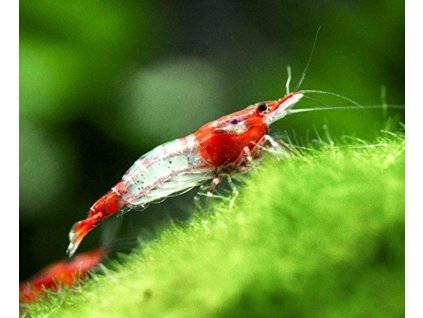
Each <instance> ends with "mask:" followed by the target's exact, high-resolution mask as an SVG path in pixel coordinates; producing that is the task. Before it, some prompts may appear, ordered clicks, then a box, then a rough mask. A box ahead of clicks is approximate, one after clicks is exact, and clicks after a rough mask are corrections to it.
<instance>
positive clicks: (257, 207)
mask: <svg viewBox="0 0 423 318" xmlns="http://www.w3.org/2000/svg"><path fill="white" fill-rule="evenodd" d="M238 190H239V192H240V194H239V196H238V197H237V198H234V199H233V200H234V201H233V203H234V204H233V207H232V205H231V204H230V202H227V201H219V200H218V199H215V200H213V204H214V205H213V206H212V209H211V211H210V212H209V213H205V212H202V211H197V214H196V217H194V219H193V220H191V221H190V222H189V223H187V224H183V225H173V226H171V227H170V228H169V229H167V230H165V231H164V232H163V233H162V234H161V235H160V238H159V239H157V240H156V241H155V242H154V243H152V244H149V245H147V246H142V247H140V248H139V250H138V252H136V253H133V254H131V255H130V256H129V257H127V258H126V259H125V260H124V261H120V262H116V263H115V264H113V265H112V268H109V269H106V270H105V271H106V273H105V275H96V276H94V279H92V280H91V281H89V282H87V283H86V284H85V285H83V286H82V287H81V288H79V289H78V290H76V291H75V290H73V291H65V292H63V293H61V294H59V295H58V296H57V297H52V298H50V300H46V301H44V302H41V303H38V304H35V305H32V306H30V307H28V308H27V311H26V313H25V315H26V316H28V317H32V316H33V317H63V318H65V317H113V318H116V317H125V318H128V317H399V316H403V314H404V137H403V136H402V135H400V136H391V137H389V138H387V139H381V140H380V141H379V142H378V144H376V145H373V146H370V145H366V144H362V143H357V144H353V145H351V144H348V145H345V146H331V147H327V148H325V149H323V150H314V151H307V153H306V154H304V155H302V156H297V157H295V158H287V159H284V160H281V161H277V160H275V159H268V160H266V161H264V162H263V163H262V164H261V165H260V166H259V167H257V169H255V170H254V171H253V172H252V173H251V174H249V175H247V176H244V177H242V179H241V185H240V186H239V187H238ZM228 197H230V195H229V194H228Z"/></svg>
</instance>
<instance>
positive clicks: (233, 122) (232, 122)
mask: <svg viewBox="0 0 423 318" xmlns="http://www.w3.org/2000/svg"><path fill="white" fill-rule="evenodd" d="M238 123H239V120H238V119H232V120H231V124H232V125H236V124H238Z"/></svg>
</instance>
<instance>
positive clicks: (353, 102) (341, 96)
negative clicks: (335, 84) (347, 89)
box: [298, 89, 363, 107]
mask: <svg viewBox="0 0 423 318" xmlns="http://www.w3.org/2000/svg"><path fill="white" fill-rule="evenodd" d="M298 93H306V94H307V93H315V94H325V95H331V96H335V97H338V98H341V99H343V100H345V101H347V102H350V103H352V104H354V105H356V106H358V107H363V105H360V104H359V103H357V102H356V101H355V100H352V99H351V98H349V97H346V96H343V95H340V94H336V93H332V92H326V91H321V90H315V89H305V90H302V91H299V92H298Z"/></svg>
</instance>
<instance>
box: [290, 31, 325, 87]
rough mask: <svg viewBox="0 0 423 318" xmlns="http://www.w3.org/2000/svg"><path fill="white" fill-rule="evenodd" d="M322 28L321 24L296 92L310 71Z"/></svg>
mask: <svg viewBox="0 0 423 318" xmlns="http://www.w3.org/2000/svg"><path fill="white" fill-rule="evenodd" d="M321 28H322V26H319V28H318V29H317V32H316V36H315V37H314V42H313V47H312V48H311V52H310V55H309V57H308V61H307V64H306V66H305V68H304V71H303V73H302V74H301V78H300V80H299V81H298V84H297V86H295V89H294V92H296V91H298V89H299V88H300V86H301V84H302V83H303V81H304V79H305V76H306V73H307V71H308V67H309V66H310V63H311V58H312V57H313V53H314V49H315V47H316V43H317V38H318V36H319V32H320V29H321Z"/></svg>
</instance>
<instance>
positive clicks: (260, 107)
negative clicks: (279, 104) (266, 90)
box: [257, 103, 269, 113]
mask: <svg viewBox="0 0 423 318" xmlns="http://www.w3.org/2000/svg"><path fill="white" fill-rule="evenodd" d="M268 109H269V108H268V107H267V105H266V103H260V104H258V106H257V110H258V111H259V112H260V113H264V112H266V111H267V110H268Z"/></svg>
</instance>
